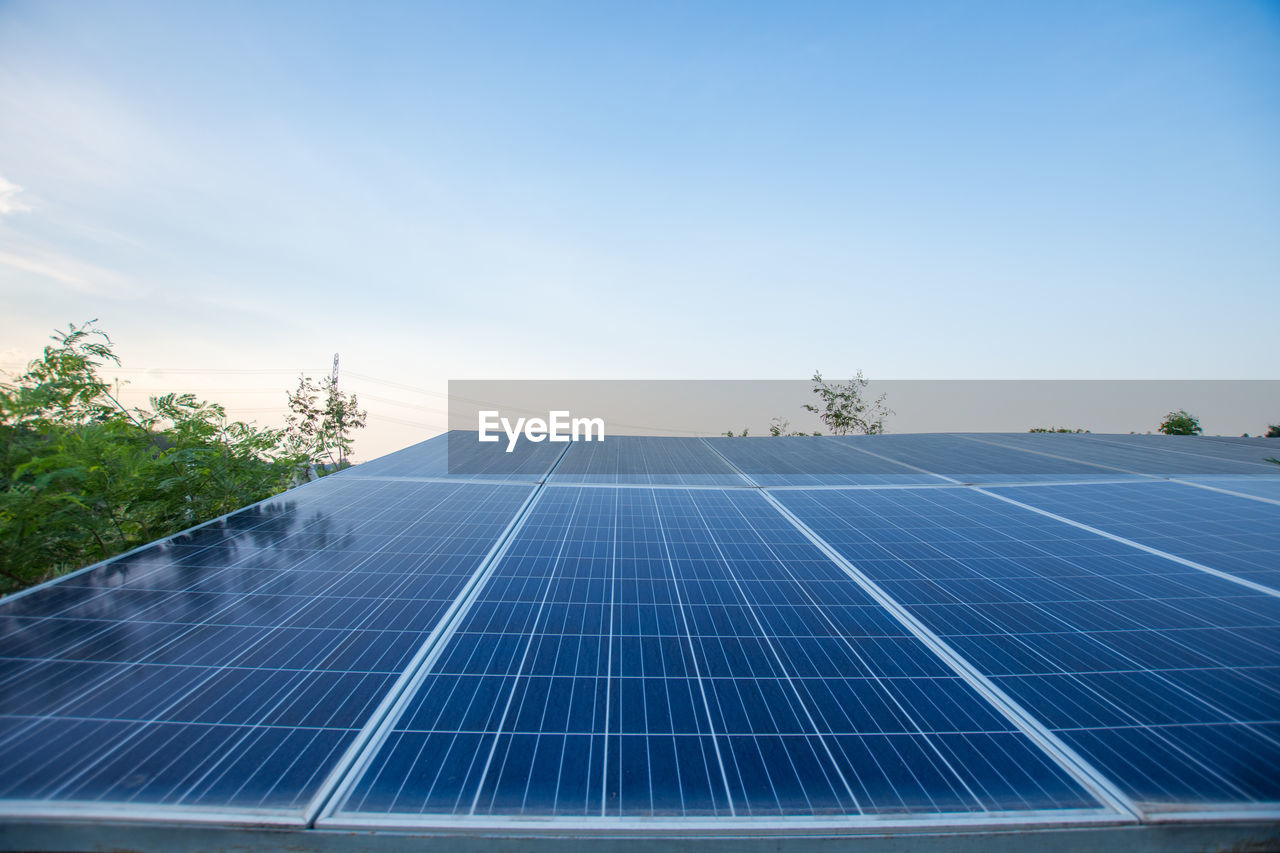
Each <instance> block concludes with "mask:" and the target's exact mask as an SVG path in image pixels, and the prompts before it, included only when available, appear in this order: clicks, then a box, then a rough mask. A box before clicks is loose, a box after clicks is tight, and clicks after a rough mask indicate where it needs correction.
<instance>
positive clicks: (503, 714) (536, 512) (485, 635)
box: [322, 487, 1098, 826]
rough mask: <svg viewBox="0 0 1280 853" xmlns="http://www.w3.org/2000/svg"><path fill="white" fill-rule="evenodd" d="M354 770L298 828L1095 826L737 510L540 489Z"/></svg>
mask: <svg viewBox="0 0 1280 853" xmlns="http://www.w3.org/2000/svg"><path fill="white" fill-rule="evenodd" d="M362 769H363V773H362V775H360V776H359V778H358V779H357V780H355V782H354V784H353V785H352V787H351V789H350V791H349V793H348V795H347V796H346V798H345V800H344V801H342V802H341V804H340V807H339V808H338V810H337V812H336V814H335V815H334V816H333V817H332V818H329V819H325V820H322V824H324V825H332V826H340V825H348V826H351V825H362V824H373V825H388V824H397V823H400V824H405V825H414V824H415V823H416V822H419V821H420V820H422V821H425V822H430V820H432V819H435V820H439V819H440V818H441V817H452V816H465V817H469V818H473V819H476V818H479V819H483V818H485V817H495V816H501V817H521V816H531V815H557V816H572V817H578V818H587V817H621V818H627V817H632V818H635V817H644V818H656V817H664V816H667V817H697V816H717V817H720V818H735V817H736V818H760V817H771V816H772V817H778V816H783V815H786V816H809V817H814V816H824V815H826V816H844V817H850V816H875V815H901V814H911V815H922V814H923V815H938V814H945V813H956V812H959V813H971V814H978V815H982V816H990V815H991V814H992V813H996V812H1002V811H1013V812H1019V811H1021V812H1035V811H1038V810H1045V809H1066V810H1071V809H1084V810H1097V809H1098V803H1097V802H1096V801H1095V800H1093V798H1092V797H1091V796H1090V795H1089V794H1087V793H1086V792H1085V791H1084V790H1083V788H1082V787H1081V786H1080V784H1079V783H1078V782H1076V781H1074V780H1073V779H1072V778H1071V777H1070V776H1069V775H1068V774H1067V772H1066V771H1064V770H1063V769H1062V767H1060V766H1058V765H1057V764H1056V763H1055V762H1054V760H1053V759H1051V758H1050V757H1049V756H1048V755H1046V754H1045V753H1044V752H1042V751H1041V750H1040V749H1039V748H1038V747H1036V746H1035V745H1033V744H1032V742H1031V741H1030V739H1028V738H1027V737H1026V735H1024V734H1023V733H1021V732H1020V731H1019V730H1018V729H1017V728H1016V727H1015V726H1014V725H1013V724H1012V723H1011V722H1010V721H1009V720H1008V719H1007V718H1006V717H1004V716H1002V715H1001V714H1000V713H999V712H998V711H996V710H995V709H994V708H993V707H992V706H990V705H989V704H988V703H987V702H986V701H985V700H983V699H982V698H981V697H980V696H979V695H978V694H977V693H976V692H975V691H974V690H973V689H972V688H971V687H970V686H969V685H968V684H967V683H966V682H964V681H963V680H961V679H960V678H959V677H957V675H956V673H955V672H953V671H952V670H950V669H949V668H947V667H946V666H945V665H944V664H943V663H942V662H941V661H940V660H939V659H938V658H937V657H936V656H935V655H934V654H933V653H932V652H931V651H930V650H929V649H928V648H926V647H925V645H924V644H923V643H921V642H920V641H919V640H917V639H916V638H915V637H914V636H912V635H911V634H909V633H908V632H907V630H906V629H904V628H903V626H902V625H901V624H899V623H898V622H897V621H895V620H894V619H893V618H892V617H891V616H890V615H889V614H888V613H887V612H886V611H884V610H883V609H882V608H881V607H879V606H878V605H877V604H876V603H875V602H874V601H873V600H871V599H870V598H869V597H868V596H867V595H866V594H865V593H864V592H863V591H862V590H861V589H860V588H859V587H858V586H857V585H856V584H855V583H853V582H852V581H851V580H850V579H849V578H848V577H847V576H846V575H844V574H843V572H841V571H840V569H839V568H838V567H837V566H835V565H834V564H833V563H832V562H831V561H830V560H829V559H828V558H826V557H825V556H824V555H823V554H822V553H821V552H820V551H819V550H818V549H817V548H816V547H814V546H813V545H812V544H811V543H810V542H809V541H808V540H807V539H805V538H804V537H803V535H801V534H800V533H799V532H798V531H797V530H796V529H795V528H794V527H793V526H792V525H791V524H790V523H789V522H787V521H786V520H785V519H784V518H783V517H782V516H781V515H780V514H778V513H777V512H776V511H775V510H774V509H773V508H772V507H771V506H770V505H769V504H768V503H767V502H766V501H765V500H764V498H762V497H761V496H760V495H759V494H757V493H755V492H751V491H744V490H706V489H703V490H678V489H603V488H593V489H579V488H568V487H552V488H548V489H544V490H543V492H542V493H541V495H540V497H539V499H538V501H537V502H536V503H535V505H534V507H533V509H532V510H531V511H530V513H529V515H528V518H527V520H526V522H525V524H524V526H523V527H522V528H521V529H520V530H519V532H518V533H517V534H516V535H515V537H514V538H513V540H512V542H511V545H510V548H509V550H508V551H507V552H506V554H505V555H504V557H503V558H502V560H501V561H500V562H499V563H498V564H497V566H496V568H495V570H494V575H493V577H492V579H491V580H490V581H489V584H488V586H487V587H486V588H485V590H484V592H483V594H482V595H481V596H480V597H479V599H478V600H477V601H476V603H475V605H474V606H473V608H472V609H471V611H470V612H469V613H468V614H467V616H466V618H465V620H463V621H462V622H461V624H460V625H459V627H458V629H457V632H456V633H455V634H454V635H453V636H452V637H451V638H450V640H449V642H448V645H447V646H446V647H445V649H444V651H443V652H442V654H441V657H440V659H439V660H438V661H437V663H436V665H435V667H434V668H433V671H432V673H431V674H430V675H429V676H428V677H427V678H426V679H425V680H424V681H423V682H422V684H421V687H420V689H419V692H418V693H417V694H416V695H415V696H414V697H413V698H412V700H411V701H410V702H409V703H408V704H407V706H406V707H405V709H404V712H403V715H402V716H400V717H399V718H398V719H396V720H394V721H393V723H392V724H390V725H389V726H388V728H387V731H386V737H385V741H384V742H383V743H382V744H381V746H380V747H379V749H378V750H377V753H376V755H375V756H374V757H373V758H372V759H371V761H370V762H369V763H368V766H367V767H366V768H362ZM1059 817H1061V813H1059Z"/></svg>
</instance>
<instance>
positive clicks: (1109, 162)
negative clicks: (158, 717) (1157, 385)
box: [0, 0, 1280, 456]
mask: <svg viewBox="0 0 1280 853" xmlns="http://www.w3.org/2000/svg"><path fill="white" fill-rule="evenodd" d="M364 6H365V4H349V5H332V6H326V5H321V4H316V3H300V4H292V5H291V4H286V3H271V4H257V3H245V4H234V3H218V4H195V3H190V4H175V3H117V2H109V0H105V1H104V2H92V3H87V2H86V3H72V2H67V3H26V2H0V181H2V183H0V296H2V297H3V299H4V304H5V306H6V310H5V311H4V312H3V315H2V316H0V366H4V367H12V366H13V365H15V364H17V363H20V362H22V361H24V360H25V359H26V358H28V357H30V356H31V355H32V354H33V353H34V352H35V351H36V350H37V349H38V347H39V346H40V345H42V343H43V340H44V338H45V337H46V336H47V334H48V333H49V331H50V330H51V329H52V328H53V327H55V326H64V325H65V324H66V323H67V322H70V321H73V320H75V321H79V320H83V319H87V318H90V317H99V318H101V325H102V326H103V327H104V328H106V329H107V330H108V331H110V332H111V333H112V335H113V336H114V337H115V338H116V339H117V341H118V342H119V352H120V354H121V355H122V356H123V357H124V358H125V360H126V366H132V367H133V368H135V369H136V370H135V371H134V372H133V373H128V372H122V373H121V376H122V378H124V379H128V380H130V381H132V383H133V387H134V388H135V389H136V393H138V394H145V393H146V391H147V390H148V389H151V388H157V389H159V388H174V389H175V390H182V389H186V388H190V389H193V390H196V391H200V392H202V393H206V394H207V395H208V396H211V397H214V398H217V399H222V400H223V401H224V402H226V403H228V404H229V405H230V406H231V408H232V411H233V413H236V412H237V411H243V412H244V413H245V414H244V416H245V417H256V418H258V419H259V420H265V421H270V420H271V418H270V415H269V414H268V412H269V411H270V410H271V409H273V408H279V407H280V404H281V403H282V402H283V395H282V393H281V390H282V389H283V387H285V386H286V385H288V384H289V377H288V375H286V373H284V372H281V373H260V374H219V373H213V372H209V371H216V370H263V371H290V370H296V369H298V368H307V369H309V370H312V371H314V372H318V371H320V370H324V369H326V368H327V365H328V363H329V361H330V359H331V358H332V354H333V352H334V351H341V353H342V359H343V365H344V368H345V369H346V370H347V371H349V372H350V375H351V377H352V378H351V385H352V387H354V388H356V389H357V390H360V391H362V392H363V393H364V394H365V395H366V397H367V398H369V399H368V401H367V404H368V407H369V408H370V410H371V411H372V413H373V414H372V416H371V418H370V423H371V426H370V428H369V429H368V431H367V436H366V438H365V439H363V440H362V444H361V446H360V449H361V452H362V455H366V456H368V455H371V454H374V453H379V452H385V451H386V450H390V449H393V448H394V447H397V446H400V445H403V444H406V443H409V442H410V441H413V440H416V439H419V438H423V437H426V436H427V435H430V434H433V433H434V432H435V431H436V430H438V429H439V428H441V427H443V422H444V418H443V415H441V414H439V413H438V410H439V409H441V408H443V404H442V401H441V400H440V398H439V397H438V396H434V395H433V394H422V393H420V392H418V391H414V390H411V389H412V388H423V389H426V390H428V391H433V392H437V393H440V392H443V390H444V384H443V383H444V380H446V379H448V378H463V377H467V378H519V377H531V378H610V377H628V378H718V377H724V378H802V377H804V376H807V375H809V374H810V373H811V372H812V371H813V370H814V369H815V368H820V369H822V370H823V371H824V372H826V373H827V374H828V375H845V374H849V373H852V372H853V370H854V369H857V368H861V369H862V370H863V371H864V372H866V374H867V375H869V376H872V377H881V378H1181V377H1187V378H1276V374H1275V368H1274V349H1275V339H1276V332H1275V330H1276V323H1277V318H1280V239H1278V238H1277V235H1280V156H1277V155H1278V152H1280V5H1277V4H1276V3H1248V2H1227V3H1203V2H1193V3H1179V2H1151V3H1144V2H1128V3H1123V2H1122V3H1117V2H1106V3H1075V2H1073V3H1065V2H1064V3H1059V4H1047V3H1013V2H1011V3H886V4H875V5H873V4H869V3H853V2H840V3H829V4H825V3H809V4H804V3H786V4H783V3H779V4H773V5H763V4H750V3H709V2H708V3H669V4H659V3H635V4H628V5H625V6H624V5H622V4H601V3H590V4H588V3H583V4H570V3H519V4H516V3H511V4H481V3H466V4H462V3H458V4H450V5H438V4H425V3H413V4H404V5H397V4H376V5H374V6H373V8H372V9H369V8H364ZM141 368H150V369H152V373H144V372H142V371H141V370H140V369H141ZM178 368H181V369H184V370H199V371H205V372H200V373H173V374H155V375H153V374H154V373H155V371H156V370H159V369H170V370H174V369H178ZM361 377H365V378H361ZM375 379H376V380H381V382H375V381H374V380H375ZM387 383H398V385H399V386H409V387H398V386H397V385H394V384H387ZM379 398H380V399H379ZM414 424H417V426H414Z"/></svg>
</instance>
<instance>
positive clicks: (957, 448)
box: [834, 435, 1125, 483]
mask: <svg viewBox="0 0 1280 853" xmlns="http://www.w3.org/2000/svg"><path fill="white" fill-rule="evenodd" d="M834 440H835V441H839V442H842V443H844V444H847V445H848V446H850V447H854V448H857V449H859V450H863V451H864V452H868V453H876V454H878V455H880V456H884V457H886V458H888V459H895V460H897V461H899V462H901V463H903V464H906V465H911V466H914V467H916V468H920V469H924V470H926V471H931V472H933V473H934V474H938V475H940V476H944V477H948V478H950V479H952V480H958V481H960V482H963V483H1009V482H1020V481H1025V480H1050V481H1054V482H1070V481H1073V480H1096V479H1098V478H1100V477H1105V478H1108V479H1111V478H1115V477H1118V476H1125V475H1122V474H1119V473H1117V472H1116V471H1111V470H1108V469H1106V468H1101V467H1099V466H1097V465H1090V464H1089V463H1087V462H1080V461H1075V460H1071V459H1059V458H1055V457H1053V456H1047V455H1044V454H1039V453H1028V452H1026V451H1025V450H1019V449H1018V448H1017V447H1005V446H1001V445H1000V444H996V443H994V442H993V441H992V440H991V438H990V437H988V436H985V435H975V436H959V435H859V436H841V437H839V438H836V439H834Z"/></svg>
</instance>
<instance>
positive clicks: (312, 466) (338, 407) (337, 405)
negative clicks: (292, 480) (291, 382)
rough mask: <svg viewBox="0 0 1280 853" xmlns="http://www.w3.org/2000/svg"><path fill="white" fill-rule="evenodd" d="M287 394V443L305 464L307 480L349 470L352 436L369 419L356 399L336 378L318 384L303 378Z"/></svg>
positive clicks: (285, 433)
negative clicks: (313, 474) (343, 389)
mask: <svg viewBox="0 0 1280 853" xmlns="http://www.w3.org/2000/svg"><path fill="white" fill-rule="evenodd" d="M286 393H287V394H288V398H289V415H288V417H287V418H286V421H285V432H284V438H285V443H286V445H287V446H288V447H289V449H290V450H291V451H292V453H293V454H295V455H296V456H298V457H300V458H301V459H303V460H305V466H304V472H305V473H304V477H305V478H306V479H310V478H311V472H312V471H314V472H316V473H317V474H319V475H320V476H323V475H324V474H328V473H332V472H333V471H337V470H339V469H341V468H346V467H347V466H349V465H350V464H351V463H350V462H349V461H348V460H347V456H348V455H350V453H351V448H352V444H353V443H354V439H353V437H352V432H353V431H354V430H357V429H360V428H361V427H363V426H364V425H365V419H366V418H367V416H368V413H367V412H364V411H361V409H360V406H359V404H358V402H357V400H356V395H355V394H346V393H344V392H343V391H342V390H341V389H339V388H338V383H337V382H336V381H335V380H334V379H333V377H327V378H325V379H324V380H322V381H321V382H316V381H315V380H313V379H312V378H311V377H309V376H299V377H298V388H297V390H295V391H292V392H286Z"/></svg>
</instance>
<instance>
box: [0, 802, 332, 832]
mask: <svg viewBox="0 0 1280 853" xmlns="http://www.w3.org/2000/svg"><path fill="white" fill-rule="evenodd" d="M33 819H48V820H72V821H92V822H94V823H118V822H120V821H129V822H152V821H155V822H160V823H165V824H183V823H189V824H200V825H212V826H273V827H287V828H292V829H305V828H306V825H307V823H306V819H305V815H304V814H303V811H302V809H301V808H294V809H283V808H281V809H272V808H256V809H255V808H234V807H220V806H181V805H160V804H141V803H124V802H111V801H103V802H90V801H86V800H13V799H10V800H0V832H3V830H4V827H5V826H6V825H7V824H9V823H11V822H14V821H26V820H33Z"/></svg>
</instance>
